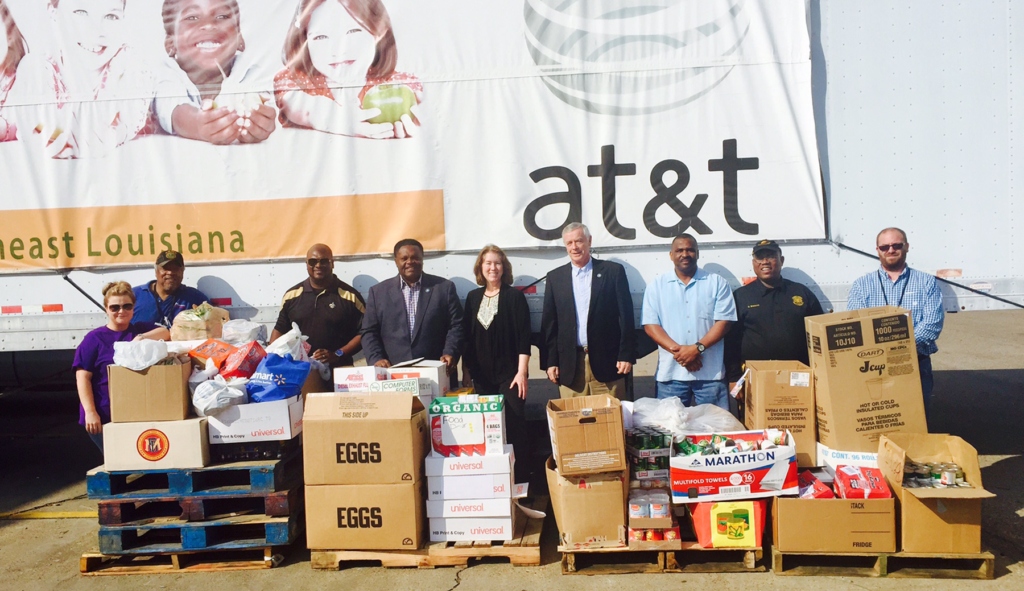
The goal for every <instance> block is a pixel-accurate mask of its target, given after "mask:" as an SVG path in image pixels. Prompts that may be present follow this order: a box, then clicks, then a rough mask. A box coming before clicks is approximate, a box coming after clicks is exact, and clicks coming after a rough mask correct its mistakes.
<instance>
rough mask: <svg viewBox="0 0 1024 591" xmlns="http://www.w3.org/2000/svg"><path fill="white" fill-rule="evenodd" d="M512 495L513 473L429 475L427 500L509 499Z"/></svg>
mask: <svg viewBox="0 0 1024 591" xmlns="http://www.w3.org/2000/svg"><path fill="white" fill-rule="evenodd" d="M511 497H512V475H511V474H510V473H507V472H506V473H504V474H477V475H475V476H428V477H427V500H428V501H441V500H461V499H508V498H511Z"/></svg>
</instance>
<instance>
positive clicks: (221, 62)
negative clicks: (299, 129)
mask: <svg viewBox="0 0 1024 591" xmlns="http://www.w3.org/2000/svg"><path fill="white" fill-rule="evenodd" d="M162 14H163V22H164V31H165V33H166V35H167V37H166V40H165V43H164V45H165V49H166V50H167V55H168V56H170V58H171V59H172V60H173V61H172V62H168V63H167V64H166V67H165V68H164V69H163V70H162V71H161V72H160V75H159V78H160V80H159V82H158V86H157V97H158V98H157V99H156V101H155V111H156V115H157V118H158V119H159V121H160V126H161V127H162V128H163V129H164V131H166V132H168V133H171V134H175V135H179V136H181V137H186V138H190V139H194V140H200V141H204V142H210V143H213V144H222V145H223V144H231V143H234V142H235V141H238V142H240V143H256V142H261V141H263V140H265V139H267V138H268V137H270V134H271V133H273V131H274V129H275V126H276V123H275V121H274V120H275V118H276V116H277V112H276V111H275V110H274V107H273V106H272V105H271V104H270V102H269V99H270V97H269V96H263V95H261V94H259V93H256V92H246V91H245V90H244V89H245V88H246V86H251V84H252V81H253V80H254V79H255V78H256V76H257V73H256V70H257V68H256V67H255V64H249V65H248V66H243V65H241V63H240V62H241V60H240V59H239V56H240V54H241V53H242V52H243V51H245V40H244V39H243V38H242V31H241V15H240V13H239V9H238V2H237V0H164V4H163V10H162Z"/></svg>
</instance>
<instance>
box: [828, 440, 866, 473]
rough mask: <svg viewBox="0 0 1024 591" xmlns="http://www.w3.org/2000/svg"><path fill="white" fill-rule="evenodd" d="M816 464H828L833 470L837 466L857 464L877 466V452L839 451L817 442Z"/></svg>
mask: <svg viewBox="0 0 1024 591" xmlns="http://www.w3.org/2000/svg"><path fill="white" fill-rule="evenodd" d="M815 447H816V448H817V450H818V451H817V460H816V462H817V465H818V466H828V467H829V468H830V469H831V470H832V471H833V472H835V471H836V468H837V467H838V466H857V467H860V468H877V467H878V454H877V453H875V452H866V451H840V450H837V449H831V448H829V446H827V445H825V444H824V443H818V444H817V445H816V446H815Z"/></svg>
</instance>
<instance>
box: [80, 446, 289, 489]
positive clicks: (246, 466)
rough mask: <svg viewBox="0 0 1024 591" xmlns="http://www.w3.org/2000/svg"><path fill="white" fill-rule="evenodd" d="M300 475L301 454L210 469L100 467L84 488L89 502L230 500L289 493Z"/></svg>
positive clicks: (87, 477) (86, 480)
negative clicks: (92, 500) (167, 498)
mask: <svg viewBox="0 0 1024 591" xmlns="http://www.w3.org/2000/svg"><path fill="white" fill-rule="evenodd" d="M301 474H302V454H295V455H292V456H291V457H288V458H283V459H280V460H259V461H250V462H233V463H230V464H220V465H217V466H209V467H207V468H187V469H174V470H125V471H106V470H104V469H103V466H99V467H97V468H93V469H92V470H90V471H89V472H88V473H87V474H86V477H85V486H86V492H87V493H88V495H89V498H90V499H125V500H127V499H140V500H142V499H154V498H166V497H175V496H188V497H204V496H231V495H238V494H244V493H269V492H275V491H279V490H286V489H288V488H289V485H291V484H292V483H293V482H294V481H295V480H296V479H301ZM300 481H301V480H300Z"/></svg>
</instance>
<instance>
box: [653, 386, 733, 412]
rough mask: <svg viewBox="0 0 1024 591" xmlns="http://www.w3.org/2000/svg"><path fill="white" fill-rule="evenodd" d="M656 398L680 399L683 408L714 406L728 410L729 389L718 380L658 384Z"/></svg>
mask: <svg viewBox="0 0 1024 591" xmlns="http://www.w3.org/2000/svg"><path fill="white" fill-rule="evenodd" d="M655 392H656V393H657V395H658V398H670V397H672V396H675V397H677V398H681V399H682V401H683V406H696V405H698V404H714V405H715V406H717V407H719V408H724V409H725V410H729V388H728V387H726V385H725V382H723V381H720V380H692V381H689V382H677V381H672V382H658V383H657V386H656V387H655Z"/></svg>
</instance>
